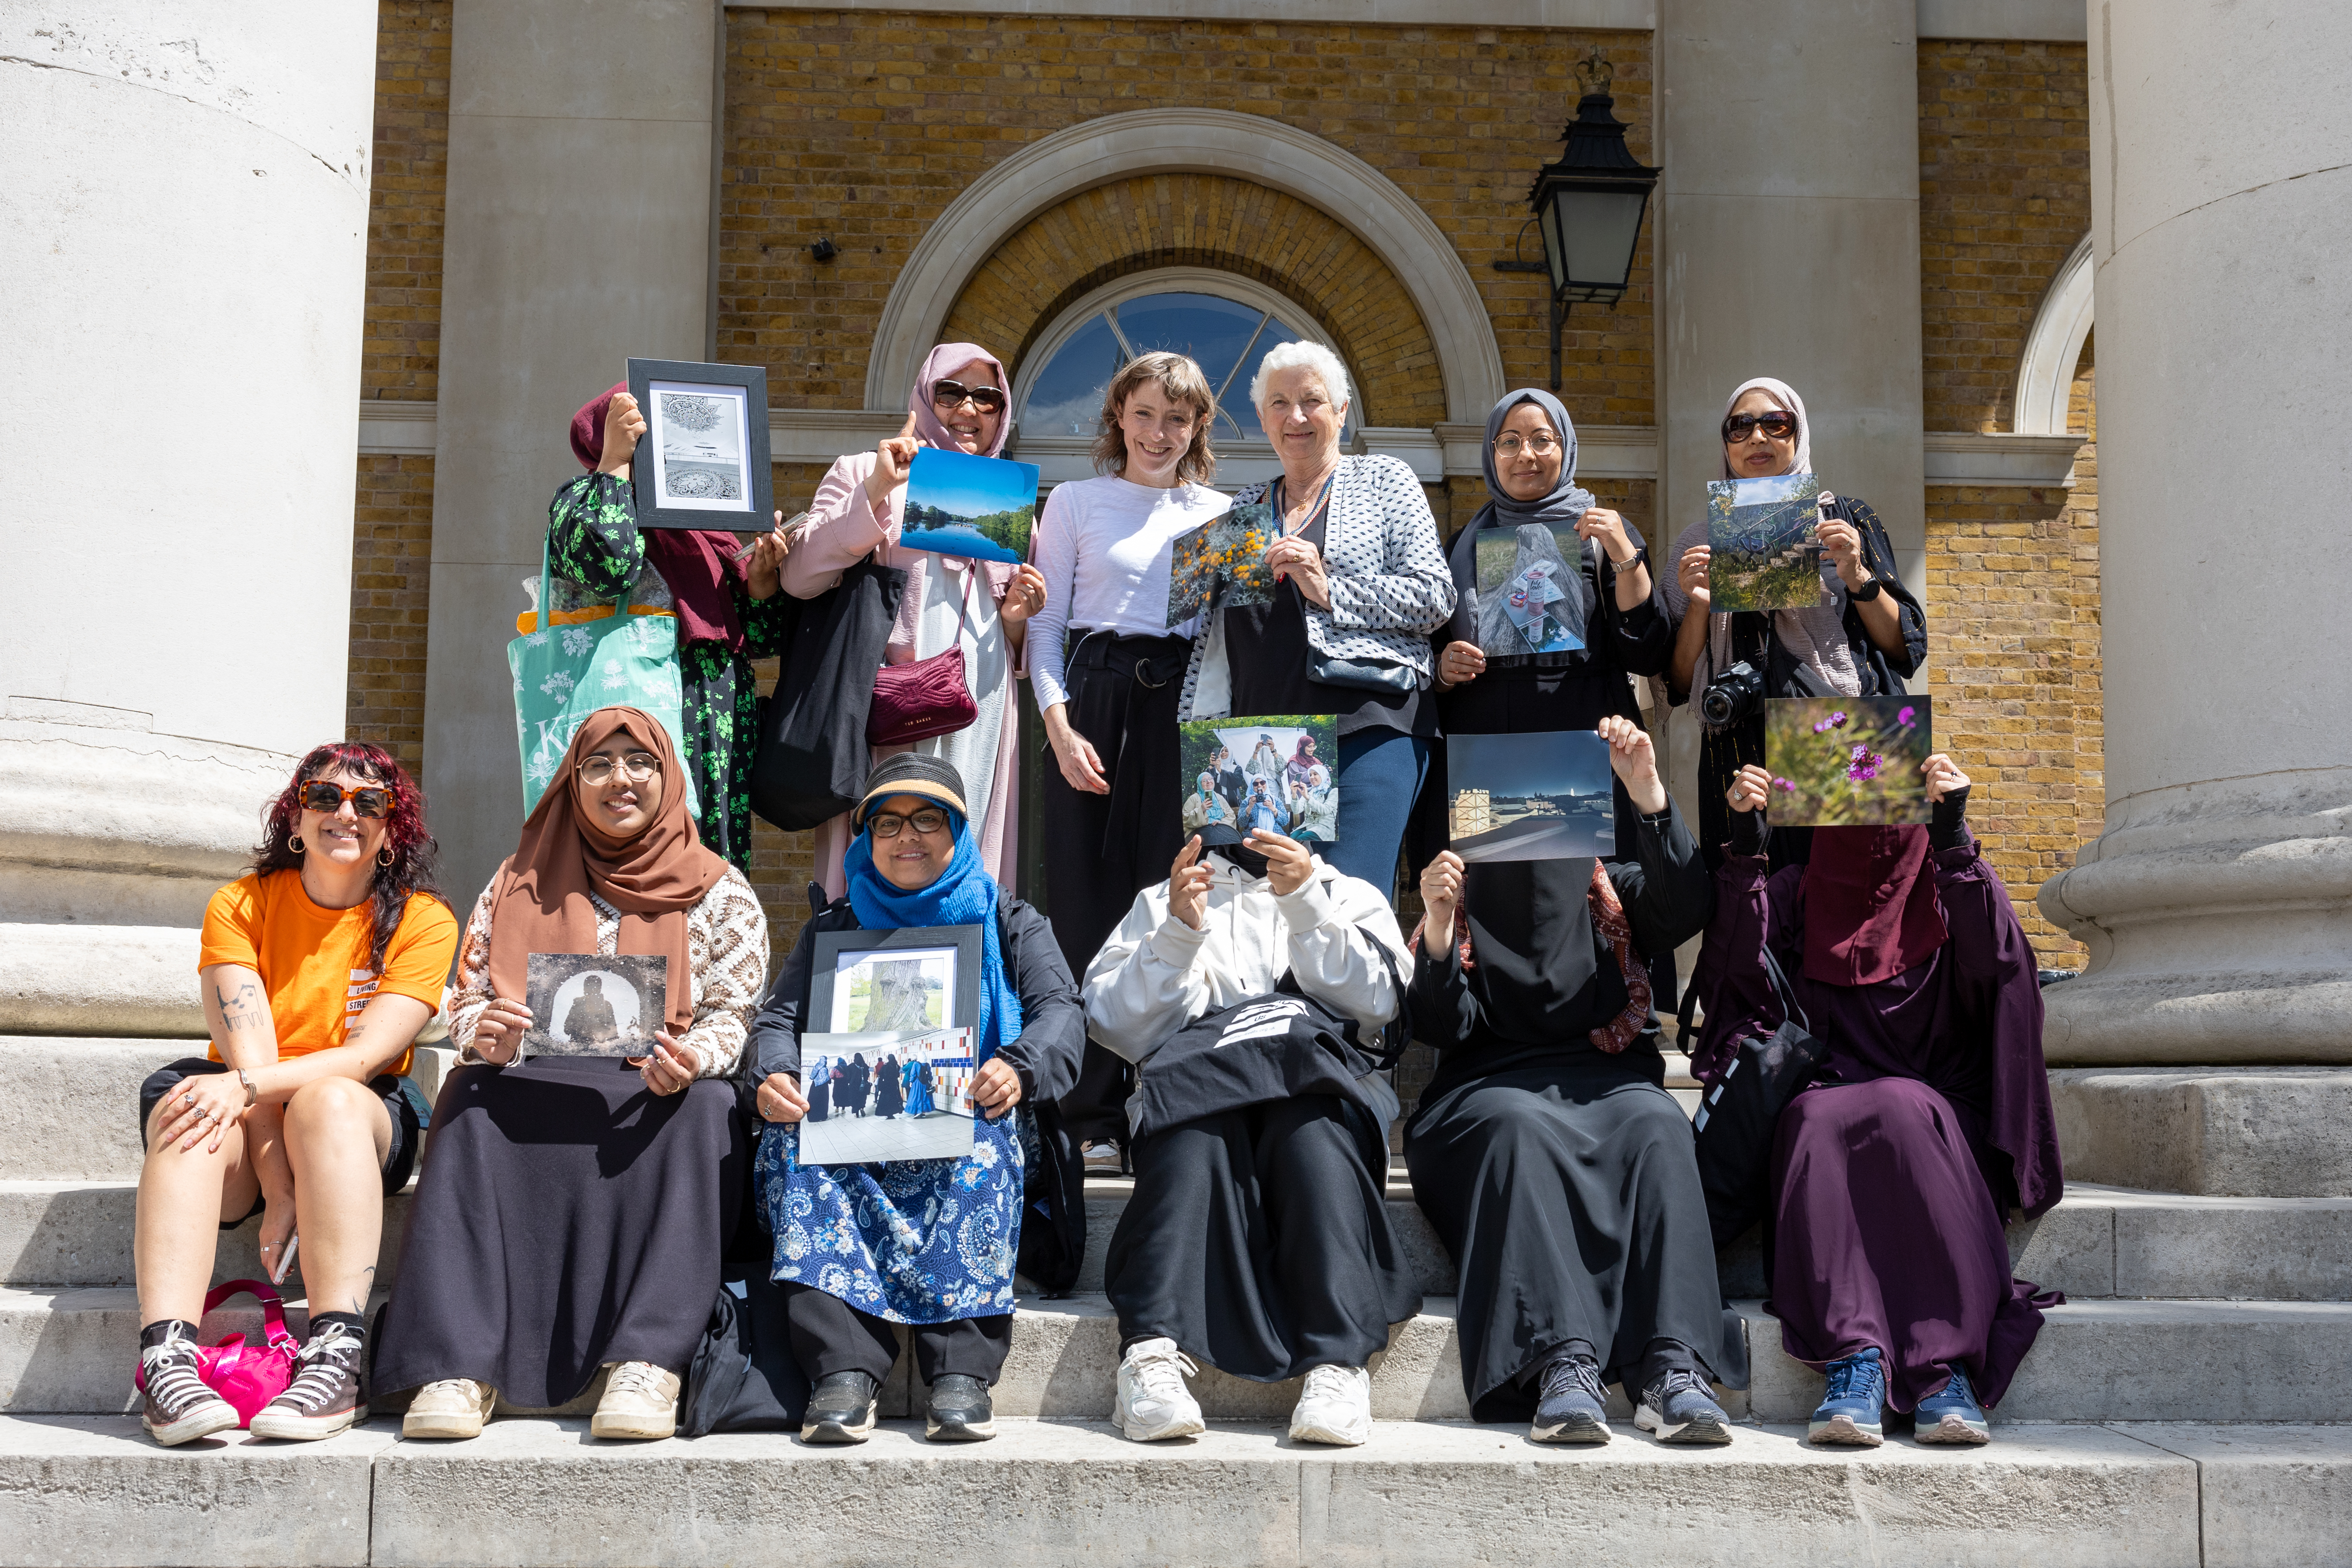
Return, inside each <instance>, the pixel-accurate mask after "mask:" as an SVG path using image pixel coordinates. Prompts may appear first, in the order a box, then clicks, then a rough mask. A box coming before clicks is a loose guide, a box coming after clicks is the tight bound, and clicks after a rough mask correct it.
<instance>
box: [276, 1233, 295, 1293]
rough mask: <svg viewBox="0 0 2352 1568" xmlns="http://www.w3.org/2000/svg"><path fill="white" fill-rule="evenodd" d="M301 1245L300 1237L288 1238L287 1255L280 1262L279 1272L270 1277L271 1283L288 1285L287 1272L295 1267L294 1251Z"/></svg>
mask: <svg viewBox="0 0 2352 1568" xmlns="http://www.w3.org/2000/svg"><path fill="white" fill-rule="evenodd" d="M301 1245H302V1238H301V1237H299V1236H289V1237H287V1238H286V1255H285V1256H284V1257H283V1258H279V1259H278V1271H277V1272H276V1273H274V1274H272V1275H271V1276H270V1277H269V1282H270V1283H271V1284H272V1285H283V1284H285V1283H286V1271H287V1270H288V1269H289V1268H293V1267H294V1249H295V1248H296V1247H299V1246H301Z"/></svg>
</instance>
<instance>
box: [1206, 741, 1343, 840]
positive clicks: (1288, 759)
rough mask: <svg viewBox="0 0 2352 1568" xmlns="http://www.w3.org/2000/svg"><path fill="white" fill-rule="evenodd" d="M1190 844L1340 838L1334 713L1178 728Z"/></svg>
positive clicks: (1337, 758) (1337, 746)
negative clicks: (1257, 835) (1267, 835)
mask: <svg viewBox="0 0 2352 1568" xmlns="http://www.w3.org/2000/svg"><path fill="white" fill-rule="evenodd" d="M1176 730H1177V738H1178V739H1177V756H1178V760H1179V763H1180V765H1181V769H1182V772H1181V774H1180V775H1179V777H1180V780H1181V784H1182V785H1183V797H1184V805H1183V813H1184V836H1185V837H1186V838H1188V839H1189V838H1191V837H1192V836H1193V835H1194V834H1196V833H1197V834H1199V835H1200V837H1201V847H1202V848H1204V849H1208V848H1214V847H1216V846H1218V845H1220V844H1238V843H1240V842H1241V841H1242V840H1244V839H1245V838H1247V837H1249V835H1250V830H1251V829H1253V828H1257V827H1265V828H1270V829H1271V830H1273V831H1274V832H1276V833H1279V834H1281V835H1282V836H1283V837H1286V838H1295V839H1297V841H1298V842H1300V843H1301V844H1307V845H1320V844H1332V843H1336V842H1337V841H1338V840H1339V782H1338V772H1339V718H1338V716H1337V715H1336V714H1330V713H1277V714H1267V715H1264V716H1261V717H1257V718H1248V719H1196V720H1192V721H1189V722H1186V723H1182V724H1179V725H1178V726H1177V727H1176Z"/></svg>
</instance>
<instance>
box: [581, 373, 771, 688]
mask: <svg viewBox="0 0 2352 1568" xmlns="http://www.w3.org/2000/svg"><path fill="white" fill-rule="evenodd" d="M628 390H629V384H628V383H627V382H625V381H623V382H615V383H614V385H613V388H612V391H610V392H606V393H604V394H603V395H601V396H597V397H593V398H591V399H589V400H588V401H587V402H586V403H583V404H582V405H580V412H579V413H577V414H574V415H573V416H572V456H573V457H575V458H579V459H580V466H581V467H582V468H586V469H589V470H590V471H591V472H593V471H594V469H595V467H596V465H597V464H598V463H599V462H601V461H603V460H604V411H605V410H606V409H607V408H610V407H611V406H612V405H613V395H614V393H619V392H626V391H628ZM753 412H754V413H755V414H756V413H758V412H760V411H759V410H754V411H753ZM629 471H630V473H631V474H632V475H635V472H636V469H635V468H631V469H630V470H629ZM752 522H753V525H754V528H755V531H766V529H767V526H768V520H767V519H765V518H755V519H753V520H752ZM638 537H639V538H641V539H643V540H644V541H645V542H646V560H647V561H648V562H650V563H652V564H653V568H654V570H655V571H656V572H659V573H660V574H661V578H662V581H663V582H665V583H667V584H669V596H670V598H671V599H672V600H673V601H675V602H676V604H677V618H678V621H679V623H680V626H681V628H682V629H683V630H684V632H685V633H686V636H685V638H684V640H685V641H687V642H690V643H693V642H715V643H720V644H724V645H725V647H727V650H728V651H729V652H730V653H740V652H742V651H743V617H742V616H740V615H739V614H737V613H736V609H735V587H736V584H737V582H738V581H739V574H738V572H737V569H736V566H735V548H736V547H735V535H734V534H733V533H732V532H730V531H724V530H720V529H715V528H695V529H685V528H648V529H645V530H643V531H640V533H639V534H638Z"/></svg>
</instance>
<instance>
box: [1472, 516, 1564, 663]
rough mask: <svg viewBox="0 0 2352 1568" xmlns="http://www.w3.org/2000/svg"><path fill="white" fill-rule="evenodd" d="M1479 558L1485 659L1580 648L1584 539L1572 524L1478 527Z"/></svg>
mask: <svg viewBox="0 0 2352 1568" xmlns="http://www.w3.org/2000/svg"><path fill="white" fill-rule="evenodd" d="M1474 548H1475V551H1476V553H1477V561H1478V583H1477V595H1478V597H1477V603H1476V616H1477V619H1476V626H1477V628H1478V651H1479V652H1480V653H1483V654H1485V655H1486V657H1487V658H1499V657H1502V656H1505V655H1509V654H1520V653H1567V652H1569V651H1570V650H1571V649H1575V648H1580V647H1583V646H1584V635H1583V629H1582V628H1583V626H1584V613H1583V604H1582V601H1581V599H1580V598H1579V597H1575V596H1574V595H1580V593H1581V591H1582V588H1583V581H1582V579H1583V574H1584V541H1583V540H1581V539H1580V538H1579V537H1577V532H1576V530H1575V529H1574V528H1573V527H1572V526H1571V527H1561V528H1550V527H1547V526H1545V525H1544V524H1542V523H1540V522H1528V523H1522V524H1520V525H1519V526H1518V527H1517V528H1482V529H1480V530H1479V531H1478V537H1477V540H1476V541H1475V545H1474Z"/></svg>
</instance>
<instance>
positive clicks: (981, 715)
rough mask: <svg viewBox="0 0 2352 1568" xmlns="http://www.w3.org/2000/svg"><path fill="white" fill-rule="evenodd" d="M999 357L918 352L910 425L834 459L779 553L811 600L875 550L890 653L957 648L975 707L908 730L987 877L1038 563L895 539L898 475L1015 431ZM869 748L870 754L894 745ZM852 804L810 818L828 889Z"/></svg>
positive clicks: (1008, 847) (955, 347)
mask: <svg viewBox="0 0 2352 1568" xmlns="http://www.w3.org/2000/svg"><path fill="white" fill-rule="evenodd" d="M1006 385H1007V382H1006V378H1005V374H1004V367H1003V365H1002V364H1000V363H997V360H996V356H995V355H994V354H992V353H989V352H988V351H987V350H986V349H983V348H982V347H981V346H980V345H979V344H978V343H941V344H940V346H939V347H937V348H935V349H933V350H932V351H931V352H930V353H929V355H928V356H926V357H925V359H924V361H923V368H922V370H921V371H920V372H919V374H917V375H916V377H915V386H914V390H913V391H912V392H910V393H909V394H908V397H907V425H906V427H905V428H904V429H902V430H900V431H899V432H898V434H897V435H896V436H892V437H888V438H887V439H885V440H884V441H882V442H881V443H880V444H878V445H877V447H875V448H874V450H873V451H871V452H852V453H850V454H848V455H847V456H845V457H844V458H840V459H838V460H837V461H835V464H834V465H833V467H832V468H831V469H829V470H828V471H827V472H826V474H825V476H824V480H823V482H821V483H820V484H819V485H818V486H817V488H816V499H815V500H813V501H811V502H810V503H809V510H808V514H807V516H806V517H804V518H803V519H802V520H801V521H800V522H799V523H798V524H796V525H795V526H794V528H793V530H792V548H791V552H790V554H789V555H788V556H787V557H786V558H785V561H784V564H783V584H784V592H786V593H788V594H790V595H793V596H794V597H795V598H802V599H814V598H815V597H816V596H817V595H819V594H822V593H824V591H825V590H826V589H828V588H831V587H832V586H833V585H834V584H836V583H838V582H840V581H841V574H842V573H843V572H845V571H846V570H847V569H848V568H849V567H851V566H853V565H855V564H856V563H857V562H859V561H860V560H862V559H864V558H865V557H866V556H867V555H870V554H872V553H873V552H875V551H877V550H879V551H880V552H882V560H883V563H884V564H886V565H889V566H895V567H898V568H899V569H900V570H902V571H904V572H905V573H906V574H907V588H906V597H905V598H904V599H903V600H902V601H901V602H900V605H899V610H898V626H897V627H896V628H895V629H894V630H893V631H892V632H891V634H890V643H889V647H888V651H887V653H886V655H885V656H884V658H885V661H886V662H887V663H890V664H910V663H913V662H914V661H915V660H917V659H923V658H931V657H933V656H934V655H937V654H941V653H945V652H946V651H947V650H948V649H950V648H960V649H961V650H962V652H963V676H964V687H965V689H967V690H968V691H970V692H971V700H972V704H973V706H974V707H975V708H977V709H978V710H979V712H978V714H977V716H976V717H974V718H973V720H972V721H971V723H969V724H967V725H965V726H964V727H963V728H962V729H961V730H958V731H954V732H953V733H951V734H946V735H939V736H935V737H933V738H932V739H930V740H928V741H918V742H915V744H914V745H913V747H912V748H910V749H911V750H913V751H914V752H917V753H919V754H920V755H922V756H927V757H940V758H943V759H945V760H946V761H947V762H948V763H950V765H951V766H953V767H954V769H955V770H956V772H957V773H959V774H960V775H961V777H962V778H963V780H964V783H965V784H966V786H967V787H968V788H969V790H970V795H969V796H968V798H969V800H970V802H971V826H972V831H973V833H974V834H976V835H977V836H978V837H979V842H980V856H981V859H982V862H983V863H984V864H985V865H986V866H987V867H988V869H989V872H990V874H991V875H992V876H994V877H996V878H997V879H999V880H1001V881H1002V880H1009V879H1011V877H1012V875H1013V865H1014V860H1013V851H1014V845H1013V837H1014V829H1013V825H1014V823H1015V822H1016V821H1017V820H1018V813H1017V812H1016V811H1015V809H1014V807H1015V802H1014V798H1013V796H1014V791H1015V788H1016V785H1017V783H1018V780H1019V777H1020V771H1021V770H1020V767H1019V765H1018V764H1017V763H1016V762H1015V760H1014V759H1015V754H1016V752H1015V748H1016V745H1017V734H1018V729H1019V719H1020V705H1019V704H1018V703H1017V702H1015V701H1014V700H1013V682H1014V681H1015V680H1017V679H1020V678H1021V677H1022V676H1024V675H1025V674H1026V673H1027V670H1026V668H1024V664H1023V658H1022V654H1023V646H1024V637H1025V635H1026V633H1027V631H1028V623H1029V617H1030V616H1034V615H1035V614H1036V613H1037V612H1038V611H1039V610H1041V609H1043V608H1045V578H1044V577H1042V576H1040V575H1039V574H1038V572H1037V569H1036V568H1035V567H1034V566H1029V565H1025V564H1024V565H1020V566H1011V565H1004V564H1002V563H997V562H993V561H975V560H971V559H968V558H966V557H964V556H960V555H940V554H938V553H936V552H931V551H923V550H903V549H901V548H899V545H898V529H899V524H900V522H901V521H902V520H903V519H904V517H905V515H906V510H907V478H908V473H909V472H910V471H911V469H912V468H913V467H914V462H915V454H916V453H917V452H919V451H920V450H921V449H922V448H923V447H936V448H939V449H940V450H942V451H950V452H970V453H972V454H975V455H976V456H979V457H983V458H994V457H998V456H1000V455H1002V454H1003V450H1004V443H1005V441H1006V439H1007V438H1008V437H1011V435H1012V434H1013V421H1012V418H1011V414H1012V410H1011V409H1010V408H1009V407H1008V406H1007V405H1006V402H1005V397H1006V393H1005V387H1006ZM907 749H909V748H888V749H881V750H877V752H875V754H874V759H873V760H874V761H876V762H879V761H880V760H881V759H882V758H883V757H884V756H886V755H888V754H889V753H890V752H891V751H897V750H907ZM849 819H850V814H849V813H847V812H844V813H843V814H842V815H841V816H836V817H835V818H833V819H832V820H831V821H829V822H824V823H820V824H818V825H817V828H816V875H817V880H818V881H820V882H821V883H823V884H824V890H825V894H826V896H827V897H829V898H835V899H837V898H839V897H840V896H841V893H842V889H843V888H844V886H845V883H844V882H843V879H842V865H841V858H842V854H843V852H844V851H845V850H846V849H847V848H848V847H849V840H850V837H851V833H852V831H853V830H852V827H851V825H850V820H849Z"/></svg>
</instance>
